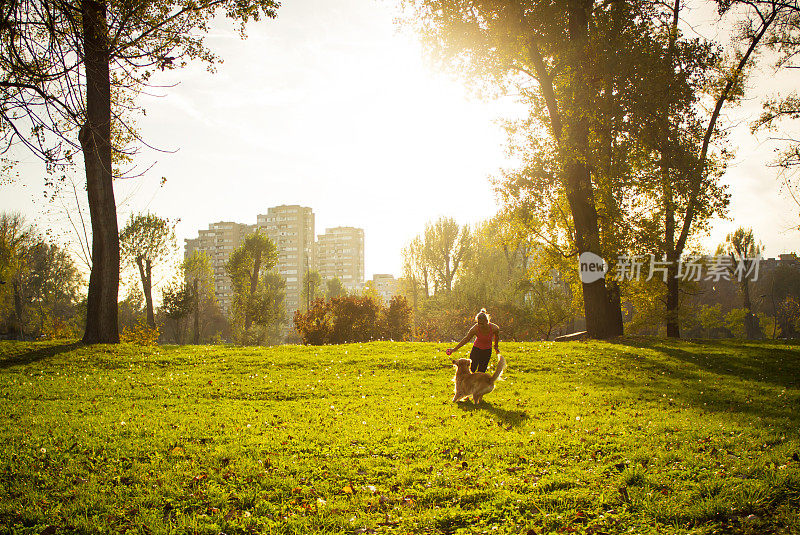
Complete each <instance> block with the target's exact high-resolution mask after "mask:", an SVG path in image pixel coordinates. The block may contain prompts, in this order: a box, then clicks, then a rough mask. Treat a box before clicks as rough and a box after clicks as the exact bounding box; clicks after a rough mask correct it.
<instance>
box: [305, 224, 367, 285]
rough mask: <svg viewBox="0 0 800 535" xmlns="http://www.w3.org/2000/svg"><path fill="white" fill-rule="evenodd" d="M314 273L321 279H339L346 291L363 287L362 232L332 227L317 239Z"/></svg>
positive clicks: (353, 228) (349, 228) (352, 228)
mask: <svg viewBox="0 0 800 535" xmlns="http://www.w3.org/2000/svg"><path fill="white" fill-rule="evenodd" d="M316 266H317V271H319V274H320V275H321V276H322V278H323V279H325V280H327V279H333V278H338V279H339V280H340V281H342V284H344V286H345V288H347V290H348V291H353V290H361V288H363V286H364V229H360V228H355V227H334V228H329V229H325V234H321V235H319V236H318V237H317V254H316Z"/></svg>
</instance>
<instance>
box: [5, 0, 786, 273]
mask: <svg viewBox="0 0 800 535" xmlns="http://www.w3.org/2000/svg"><path fill="white" fill-rule="evenodd" d="M394 9H395V8H394V2H390V1H384V0H337V1H335V2H331V1H330V0H291V1H288V2H284V5H283V6H282V7H281V8H280V12H279V16H278V19H276V20H273V21H264V22H262V23H259V24H257V25H251V26H250V27H249V30H248V34H249V37H248V39H247V40H244V41H242V40H240V39H239V38H238V36H237V35H236V34H235V33H234V32H233V31H232V30H231V28H230V27H229V26H228V25H227V24H218V25H217V27H216V28H217V29H216V30H215V32H214V33H212V34H211V35H210V36H209V38H208V40H207V44H208V45H209V46H210V47H211V48H212V50H214V51H215V52H216V53H218V54H219V55H220V56H222V57H223V58H224V63H223V64H222V65H220V66H218V68H217V72H216V73H214V74H210V73H208V72H206V70H205V68H204V66H202V65H194V66H191V67H189V68H187V69H184V70H181V71H173V72H171V73H167V74H166V75H165V76H164V77H163V78H162V79H161V80H159V81H160V82H161V83H163V84H165V85H171V84H175V83H179V85H177V86H175V87H164V88H163V89H154V90H153V92H154V93H158V94H160V95H163V96H160V97H157V98H156V97H145V98H143V99H142V104H143V105H144V107H145V108H146V109H147V116H146V117H144V118H142V119H141V120H140V123H139V124H140V127H141V132H142V135H143V137H144V138H145V139H146V140H147V141H148V143H149V144H151V145H153V146H155V147H158V148H160V149H165V150H170V151H177V152H174V153H159V152H154V151H149V150H145V151H143V153H142V155H141V157H140V159H139V163H140V165H141V166H142V168H144V167H147V166H148V165H150V164H151V163H155V165H154V167H153V168H152V169H150V170H149V171H148V172H147V173H146V174H145V176H144V177H142V178H135V179H130V180H127V181H122V182H120V183H118V184H117V199H118V201H119V202H120V203H121V206H120V210H119V211H120V216H119V218H120V221H121V223H124V220H125V219H126V218H127V217H128V215H129V214H130V213H131V212H134V211H141V210H151V211H153V212H155V213H157V214H159V215H162V216H166V217H170V218H180V219H181V222H180V223H179V225H178V227H177V230H178V235H179V240H180V244H181V246H182V244H183V238H187V237H194V236H196V235H197V231H198V230H199V229H201V228H207V226H208V224H209V223H211V222H215V221H221V220H227V221H237V222H242V223H255V221H256V215H257V214H259V213H265V212H266V211H267V208H269V207H270V206H275V205H279V204H301V205H304V206H310V207H311V208H312V209H313V210H314V213H315V215H316V231H317V233H318V234H321V233H322V232H324V230H325V228H327V227H333V226H357V227H362V228H364V229H365V235H366V236H365V238H366V277H367V278H368V279H369V278H371V276H372V274H374V273H394V274H395V275H400V271H401V254H400V251H401V249H402V247H403V246H404V245H405V244H406V243H407V242H408V241H409V240H411V239H412V238H413V237H414V236H415V235H416V234H418V233H419V232H421V231H422V230H423V228H424V225H425V222H426V221H429V220H432V219H435V218H436V217H438V216H439V215H447V216H451V217H454V218H455V219H457V220H458V221H459V222H461V223H467V222H469V223H472V222H476V221H479V220H483V219H486V218H489V217H491V216H492V215H494V213H496V211H497V204H496V202H495V197H494V193H493V192H492V189H491V187H490V185H489V182H488V180H487V177H488V176H489V175H491V174H495V173H497V172H498V170H499V169H500V168H501V167H503V166H504V165H505V164H506V163H507V162H506V160H505V155H504V150H503V142H504V135H503V133H502V131H501V129H500V127H499V126H498V125H497V124H496V123H495V120H496V119H497V118H498V117H499V116H500V115H502V114H504V113H508V112H509V109H511V108H510V106H509V105H508V103H496V102H488V103H487V102H484V101H480V100H477V99H475V98H470V97H469V95H468V91H467V90H465V89H464V86H463V84H462V83H461V82H460V81H458V80H455V79H453V78H451V77H449V76H448V75H446V74H442V73H435V72H433V70H432V69H431V68H429V67H428V66H427V65H426V62H425V60H424V54H423V51H422V48H421V46H420V45H419V44H418V42H417V40H416V38H415V36H413V35H410V34H409V33H408V32H399V31H398V28H397V26H396V25H395V24H394V22H393V18H394V17H395V16H396V13H395V11H394ZM708 20H710V19H708ZM702 23H703V18H702V17H699V16H698V19H697V24H698V26H697V28H698V30H699V31H701V32H703V31H709V30H704V29H703V28H706V27H712V28H713V25H712V26H703V24H702ZM712 31H713V30H712ZM764 80H768V82H765V81H764ZM786 83H787V82H786V81H785V80H784V81H782V82H781V81H780V79H776V78H773V77H772V73H771V71H769V70H768V69H767V70H764V71H763V73H762V75H761V76H760V77H758V78H756V79H755V81H752V82H751V89H752V90H753V91H751V93H752V94H753V96H754V97H758V98H753V99H752V100H750V101H748V102H746V103H745V105H744V106H742V107H741V108H740V109H738V110H737V111H736V112H735V113H733V114H730V115H729V116H728V117H727V119H728V123H727V124H732V123H733V124H734V128H733V129H732V130H731V136H732V140H733V142H734V145H735V147H736V148H737V151H736V155H737V157H736V160H735V161H734V162H733V164H732V165H731V167H730V169H729V171H728V174H727V175H726V178H725V181H726V182H727V183H729V184H730V185H731V193H732V194H733V197H732V203H731V211H730V216H731V218H732V220H731V221H723V222H720V223H718V224H716V225H715V228H714V231H713V232H712V236H711V237H709V238H708V239H707V241H706V242H707V244H708V247H709V248H713V246H714V244H716V243H718V242H719V241H721V240H723V239H724V236H725V234H726V233H727V232H729V231H730V230H732V229H733V228H735V227H737V226H740V225H745V226H752V227H753V228H754V230H755V232H756V234H757V236H758V237H760V239H761V240H762V241H763V242H764V244H765V245H766V249H767V250H766V252H767V254H768V255H771V256H774V255H776V254H778V253H781V252H785V251H795V250H798V249H800V234H799V233H798V232H797V231H795V230H792V227H793V226H796V225H797V222H798V220H799V219H800V217H799V216H798V212H799V211H800V209H798V207H797V206H796V205H795V204H794V202H793V201H791V200H790V199H789V198H788V196H787V195H785V194H782V193H781V192H780V191H779V184H778V181H777V180H776V178H775V171H774V170H773V169H768V168H767V167H766V162H767V161H768V160H769V159H770V158H772V152H771V147H770V145H769V143H762V141H763V140H764V139H765V138H766V136H761V137H760V139H756V138H754V137H753V136H751V135H750V133H749V129H748V125H747V122H748V121H749V120H752V119H753V118H754V117H756V116H757V115H758V113H759V111H760V101H759V100H758V99H759V98H761V97H762V96H763V94H769V92H770V91H772V90H774V89H775V88H778V87H781V84H784V86H785V84H786ZM25 159H26V161H27V162H28V163H27V164H26V165H23V166H22V167H21V168H20V169H21V173H22V178H21V179H20V181H18V182H17V183H16V184H15V185H14V186H5V187H0V210H22V211H24V212H25V213H27V214H28V216H29V219H32V220H35V221H37V222H38V223H39V224H40V226H42V227H44V228H47V227H50V226H53V225H57V224H58V223H57V222H54V220H53V219H52V218H50V216H42V215H41V214H43V212H44V209H45V208H46V203H45V202H43V201H42V200H40V199H41V193H42V189H43V180H42V177H43V174H44V173H43V170H42V169H41V168H40V166H39V165H38V164H36V163H35V161H34V160H33V159H32V158H30V157H26V158H25ZM81 175H82V173H78V174H77V175H76V176H77V177H78V178H80V176H81ZM162 176H163V177H166V178H167V182H166V185H164V186H163V187H160V185H159V184H160V179H161V177H162Z"/></svg>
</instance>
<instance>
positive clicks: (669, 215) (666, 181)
mask: <svg viewBox="0 0 800 535" xmlns="http://www.w3.org/2000/svg"><path fill="white" fill-rule="evenodd" d="M680 10H681V0H675V3H674V5H673V7H672V25H671V26H670V34H669V46H668V47H667V61H668V65H669V67H670V68H674V63H675V59H674V57H675V43H676V41H677V40H678V21H679V20H680V19H679V15H680ZM662 112H663V114H664V115H663V117H662V120H663V122H664V124H665V125H666V126H665V129H666V136H663V137H664V138H665V139H664V140H663V143H665V144H666V147H667V149H666V150H667V151H670V152H671V150H672V147H671V141H672V140H673V138H676V137H677V136H675V134H674V132H673V127H672V122H671V121H670V116H669V114H670V110H669V108H668V107H666V108H665V109H663V110H662ZM665 152H666V151H665V150H662V151H661V179H662V181H663V194H664V248H665V249H666V251H665V252H666V255H667V262H669V263H668V264H667V299H666V327H667V337H669V338H680V336H681V327H680V320H679V318H678V312H679V307H680V286H679V285H680V281H679V280H678V265H677V263H678V260H679V259H680V255H681V253H682V251H677V250H676V247H675V195H674V191H673V189H672V180H671V176H670V169H671V165H670V155H669V154H666V153H665Z"/></svg>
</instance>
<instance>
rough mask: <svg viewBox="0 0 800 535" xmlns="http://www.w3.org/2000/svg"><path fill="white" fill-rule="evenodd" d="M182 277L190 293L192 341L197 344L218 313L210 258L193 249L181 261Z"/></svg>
mask: <svg viewBox="0 0 800 535" xmlns="http://www.w3.org/2000/svg"><path fill="white" fill-rule="evenodd" d="M182 270H183V278H184V281H185V284H186V285H187V286H188V287H189V288H190V289H191V295H192V317H193V322H192V343H194V344H199V343H200V340H202V339H203V333H204V331H205V329H206V328H207V327H208V324H209V323H210V322H211V321H213V318H214V317H216V316H218V315H219V303H218V302H217V298H216V296H215V294H214V272H213V271H212V269H211V260H210V259H209V257H208V255H207V254H206V253H204V252H202V251H193V252H192V254H190V255H189V256H188V257H186V258H185V259H184V261H183V265H182Z"/></svg>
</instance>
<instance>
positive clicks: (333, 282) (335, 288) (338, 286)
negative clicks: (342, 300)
mask: <svg viewBox="0 0 800 535" xmlns="http://www.w3.org/2000/svg"><path fill="white" fill-rule="evenodd" d="M345 295H347V288H345V287H344V284H342V281H341V280H340V279H339V277H334V278H332V279H328V280H327V281H325V297H326V298H327V299H333V298H334V297H343V296H345Z"/></svg>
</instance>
